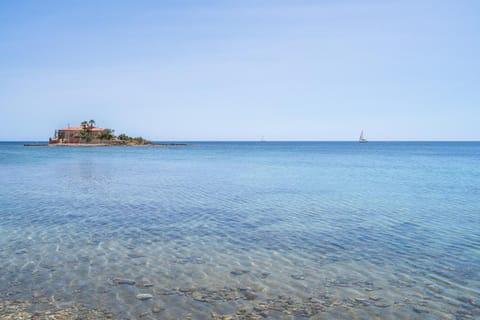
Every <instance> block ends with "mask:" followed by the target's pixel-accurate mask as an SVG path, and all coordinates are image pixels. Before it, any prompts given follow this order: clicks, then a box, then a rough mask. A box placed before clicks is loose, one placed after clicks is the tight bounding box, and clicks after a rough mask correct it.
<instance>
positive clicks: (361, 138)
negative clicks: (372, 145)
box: [358, 130, 368, 143]
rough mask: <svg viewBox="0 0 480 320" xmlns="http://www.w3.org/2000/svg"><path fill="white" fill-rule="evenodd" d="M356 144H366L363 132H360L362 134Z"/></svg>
mask: <svg viewBox="0 0 480 320" xmlns="http://www.w3.org/2000/svg"><path fill="white" fill-rule="evenodd" d="M358 142H360V143H365V142H368V140H367V139H365V137H364V135H363V130H362V132H361V133H360V139H358Z"/></svg>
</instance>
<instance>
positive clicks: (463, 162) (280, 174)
mask: <svg viewBox="0 0 480 320" xmlns="http://www.w3.org/2000/svg"><path fill="white" fill-rule="evenodd" d="M0 168H1V170H0V182H1V183H0V301H1V303H3V304H6V303H10V302H12V301H20V302H22V303H25V304H26V306H27V307H26V308H27V309H26V310H27V311H28V312H29V313H32V314H33V313H34V312H37V311H38V312H41V311H42V310H44V309H45V308H57V309H61V308H71V307H72V306H81V307H82V308H86V309H91V310H102V311H105V312H108V313H110V315H111V316H112V317H113V318H115V319H187V318H190V319H212V318H214V319H217V318H218V319H222V317H224V316H225V317H227V318H228V317H232V319H262V318H271V319H307V318H312V319H317V318H318V319H320V318H322V319H324V318H328V319H335V318H337V319H370V318H375V317H378V318H382V319H384V318H387V319H388V318H389V319H474V318H477V319H478V318H479V317H480V200H479V199H480V143H474V142H471V143H459V142H449V143H439V142H437V143H426V142H425V143H424V142H415V143H402V142H395V143H387V142H371V143H368V144H359V143H353V142H352V143H349V142H310V143H301V142H291V143H276V142H267V143H260V142H259V143H212V142H205V143H200V142H197V143H194V144H192V145H191V146H189V147H176V148H173V147H171V148H164V147H110V148H108V147H106V148H103V147H102V148H100V147H98V148H59V147H50V148H34V147H23V145H22V144H21V143H0ZM141 293H146V294H151V295H152V298H151V299H148V300H140V299H138V297H137V295H138V294H141ZM0 305H1V304H0ZM0 311H1V310H0ZM3 312H4V313H5V310H4V311H3Z"/></svg>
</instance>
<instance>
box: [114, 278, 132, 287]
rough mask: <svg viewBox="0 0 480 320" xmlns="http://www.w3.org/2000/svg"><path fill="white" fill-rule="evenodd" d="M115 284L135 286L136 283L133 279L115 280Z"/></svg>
mask: <svg viewBox="0 0 480 320" xmlns="http://www.w3.org/2000/svg"><path fill="white" fill-rule="evenodd" d="M113 282H114V283H116V284H127V285H130V286H133V285H135V283H136V282H135V280H132V279H114V280H113Z"/></svg>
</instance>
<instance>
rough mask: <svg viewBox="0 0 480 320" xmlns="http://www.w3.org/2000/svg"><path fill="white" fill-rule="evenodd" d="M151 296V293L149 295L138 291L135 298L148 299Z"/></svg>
mask: <svg viewBox="0 0 480 320" xmlns="http://www.w3.org/2000/svg"><path fill="white" fill-rule="evenodd" d="M152 298H153V295H151V294H150V293H139V294H137V299H138V300H149V299H152Z"/></svg>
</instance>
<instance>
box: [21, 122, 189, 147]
mask: <svg viewBox="0 0 480 320" xmlns="http://www.w3.org/2000/svg"><path fill="white" fill-rule="evenodd" d="M95 125H96V123H95V120H90V121H82V122H81V123H80V125H79V126H78V127H70V126H68V127H67V128H63V129H58V130H55V134H54V137H53V138H50V139H49V140H48V146H78V147H83V146H86V147H89V146H185V145H186V144H184V143H153V142H151V141H149V140H146V139H144V138H142V137H129V136H127V135H126V134H125V133H121V134H119V135H118V136H116V135H115V130H113V129H109V128H99V127H96V126H95ZM25 146H40V145H38V144H37V145H33V144H32V145H30V144H26V145H25ZM43 146H46V144H44V145H43Z"/></svg>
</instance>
